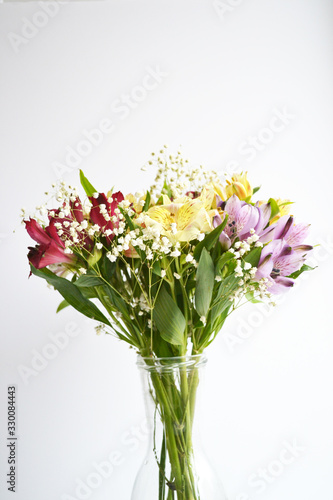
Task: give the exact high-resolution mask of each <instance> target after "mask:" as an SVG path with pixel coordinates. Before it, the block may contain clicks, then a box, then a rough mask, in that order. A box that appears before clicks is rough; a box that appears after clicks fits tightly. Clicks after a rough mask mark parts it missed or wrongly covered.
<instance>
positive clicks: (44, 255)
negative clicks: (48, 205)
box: [25, 218, 75, 269]
mask: <svg viewBox="0 0 333 500" xmlns="http://www.w3.org/2000/svg"><path fill="white" fill-rule="evenodd" d="M25 227H26V230H27V232H28V234H29V235H30V236H31V238H32V239H34V240H35V241H36V242H37V243H38V245H37V246H36V247H29V253H28V259H29V262H30V263H31V264H32V265H33V266H34V267H35V268H36V269H41V268H42V267H46V266H48V265H49V264H65V263H68V264H70V263H71V262H73V260H74V259H75V256H74V255H69V254H66V253H65V252H64V250H65V245H64V243H63V241H62V240H61V239H60V238H59V236H58V234H57V231H56V230H55V227H54V223H51V224H50V225H49V226H47V227H46V228H45V229H43V228H42V226H40V224H38V222H37V221H36V220H35V219H31V218H30V220H26V221H25Z"/></svg>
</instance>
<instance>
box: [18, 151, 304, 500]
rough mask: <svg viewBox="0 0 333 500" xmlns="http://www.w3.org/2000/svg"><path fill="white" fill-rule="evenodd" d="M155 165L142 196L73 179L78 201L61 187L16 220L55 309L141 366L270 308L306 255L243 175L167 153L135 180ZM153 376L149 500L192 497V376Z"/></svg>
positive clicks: (282, 212) (292, 228) (275, 204)
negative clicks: (237, 316) (82, 319)
mask: <svg viewBox="0 0 333 500" xmlns="http://www.w3.org/2000/svg"><path fill="white" fill-rule="evenodd" d="M154 166H155V167H156V169H157V173H156V178H155V181H154V183H153V185H151V186H150V188H149V189H148V190H147V191H146V192H145V193H142V192H139V193H135V194H127V195H124V194H123V193H122V192H120V191H116V190H115V189H111V190H110V191H108V192H100V191H99V190H97V189H95V188H94V187H93V186H92V184H91V183H90V182H89V181H88V180H87V178H86V177H85V176H84V174H83V173H82V172H80V180H81V185H82V188H83V189H84V191H85V193H86V198H85V199H83V198H82V196H81V195H80V194H79V192H78V190H77V189H76V188H74V187H72V186H66V184H65V183H64V182H63V181H61V182H60V183H58V184H57V185H53V187H54V188H55V194H54V196H55V199H56V201H57V207H56V208H47V207H45V206H40V207H37V208H38V215H37V216H34V217H30V218H29V219H28V218H27V217H26V214H25V213H24V214H23V218H24V222H25V226H26V229H27V231H28V233H29V235H30V236H31V237H32V238H33V239H34V240H35V241H36V242H37V245H36V246H35V247H30V249H29V254H28V258H29V262H30V268H31V273H32V274H34V275H36V276H39V277H41V278H44V279H45V280H46V281H47V282H48V283H49V284H50V285H51V286H52V287H54V288H55V289H56V290H57V291H58V292H59V293H60V294H61V295H62V298H63V300H62V302H61V303H60V305H59V307H58V311H60V310H61V309H63V308H65V307H67V306H69V305H70V306H72V307H74V308H75V309H77V310H78V311H79V312H80V313H82V314H84V315H85V316H88V317H89V318H93V319H94V320H96V321H97V322H98V324H97V326H96V330H97V333H101V332H102V331H105V333H112V334H113V335H115V336H116V337H117V338H118V339H120V340H123V341H125V342H127V343H128V344H129V345H130V346H132V347H134V348H135V349H136V350H137V352H138V353H139V355H140V356H141V358H142V359H143V360H144V363H146V364H147V365H153V364H154V362H155V360H156V359H161V358H162V360H161V361H160V363H162V364H163V362H164V361H163V360H166V359H167V358H175V357H185V356H188V355H195V356H200V355H202V353H203V351H204V350H205V349H206V347H208V346H209V344H210V343H211V342H212V341H213V340H214V338H215V337H216V335H217V334H218V333H219V331H220V330H221V328H222V326H223V324H224V322H225V320H226V318H227V317H228V316H229V314H231V313H232V312H233V311H234V310H235V309H237V307H239V305H240V304H242V303H244V301H252V302H257V301H258V300H268V301H269V302H271V301H272V299H273V297H274V295H275V294H279V293H282V292H284V291H286V290H288V289H289V288H290V287H292V286H293V285H294V282H295V279H296V278H297V277H298V276H299V275H300V274H301V273H302V272H303V271H305V270H308V269H310V268H309V267H308V266H307V265H306V264H305V258H306V255H307V253H308V252H309V251H310V250H311V249H312V247H311V246H309V245H307V244H304V240H305V238H306V236H307V232H308V225H306V224H296V223H295V222H294V218H293V216H291V215H289V214H288V212H289V209H290V206H291V202H290V201H287V200H280V199H273V198H270V199H269V200H268V201H262V200H259V201H254V200H253V196H254V195H255V194H256V193H257V191H258V189H259V188H252V187H251V185H250V183H249V181H248V179H247V175H246V174H235V175H233V176H232V178H231V179H229V180H227V181H226V182H224V183H223V182H222V181H221V179H220V178H219V177H218V176H217V174H216V173H215V172H213V171H205V170H204V169H203V168H202V167H198V168H194V167H191V166H190V164H189V162H188V161H185V160H183V158H182V156H181V154H180V153H179V152H178V153H177V154H175V155H170V154H169V153H168V152H167V151H166V150H165V149H162V150H161V151H160V153H159V154H153V155H152V157H151V159H150V161H149V162H148V163H147V165H146V166H144V167H143V170H145V169H146V168H147V167H150V168H152V167H154ZM151 376H152V379H151V386H152V387H153V388H154V402H155V405H156V407H157V408H158V413H159V415H160V418H161V421H162V422H163V444H162V446H161V450H162V452H161V456H160V458H159V459H158V458H156V460H157V463H158V467H159V475H160V486H159V499H164V498H168V499H169V498H174V496H171V494H172V495H174V494H175V493H176V494H177V499H179V500H180V499H199V498H200V497H199V492H198V488H197V485H196V479H195V474H196V473H195V471H194V468H193V467H191V460H192V444H191V429H192V424H193V418H194V401H195V392H196V388H197V385H198V376H197V375H196V373H195V371H194V372H191V374H190V375H187V372H186V370H185V371H184V372H183V373H182V370H180V374H179V381H177V380H176V376H175V374H174V373H172V371H171V372H170V374H169V375H168V376H167V375H164V376H163V377H162V376H159V375H158V373H154V374H153V373H152V375H151ZM180 402H181V404H180ZM177 426H178V427H177ZM176 427H177V431H175V428H176ZM166 454H167V456H168V457H169V458H168V460H169V462H170V463H169V465H168V466H167V465H166V462H167V460H166V458H165V456H166ZM167 471H168V472H167ZM166 488H168V493H167V495H168V496H164V495H166Z"/></svg>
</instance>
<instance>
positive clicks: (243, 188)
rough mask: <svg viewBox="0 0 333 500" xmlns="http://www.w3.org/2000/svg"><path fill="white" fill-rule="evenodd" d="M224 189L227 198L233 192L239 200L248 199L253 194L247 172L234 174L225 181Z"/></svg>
mask: <svg viewBox="0 0 333 500" xmlns="http://www.w3.org/2000/svg"><path fill="white" fill-rule="evenodd" d="M225 191H226V194H227V198H230V197H231V196H232V195H233V194H235V195H237V196H238V198H239V199H240V200H247V201H249V200H250V199H251V196H252V195H253V189H252V186H251V184H250V183H249V181H248V179H247V172H245V173H243V172H242V173H241V174H234V175H233V176H232V177H231V181H227V186H226V188H225Z"/></svg>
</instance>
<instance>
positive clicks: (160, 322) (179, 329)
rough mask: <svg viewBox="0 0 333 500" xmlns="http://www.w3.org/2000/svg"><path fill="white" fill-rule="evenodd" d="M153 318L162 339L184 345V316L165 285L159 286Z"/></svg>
mask: <svg viewBox="0 0 333 500" xmlns="http://www.w3.org/2000/svg"><path fill="white" fill-rule="evenodd" d="M153 319H154V321H155V323H156V326H157V328H158V330H159V332H160V334H161V337H162V338H163V339H164V340H166V341H167V342H169V344H174V345H183V346H184V345H185V342H186V339H185V338H184V331H185V326H186V321H185V318H184V316H183V313H182V312H181V310H180V309H179V307H178V306H177V304H176V303H175V301H174V300H173V299H172V297H171V296H170V295H169V293H168V292H167V291H166V289H165V287H162V288H161V290H160V292H159V294H158V296H157V299H156V303H155V308H154V310H153Z"/></svg>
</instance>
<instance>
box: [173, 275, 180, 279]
mask: <svg viewBox="0 0 333 500" xmlns="http://www.w3.org/2000/svg"><path fill="white" fill-rule="evenodd" d="M173 275H174V277H175V278H176V280H180V278H181V276H180V274H178V273H173Z"/></svg>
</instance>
